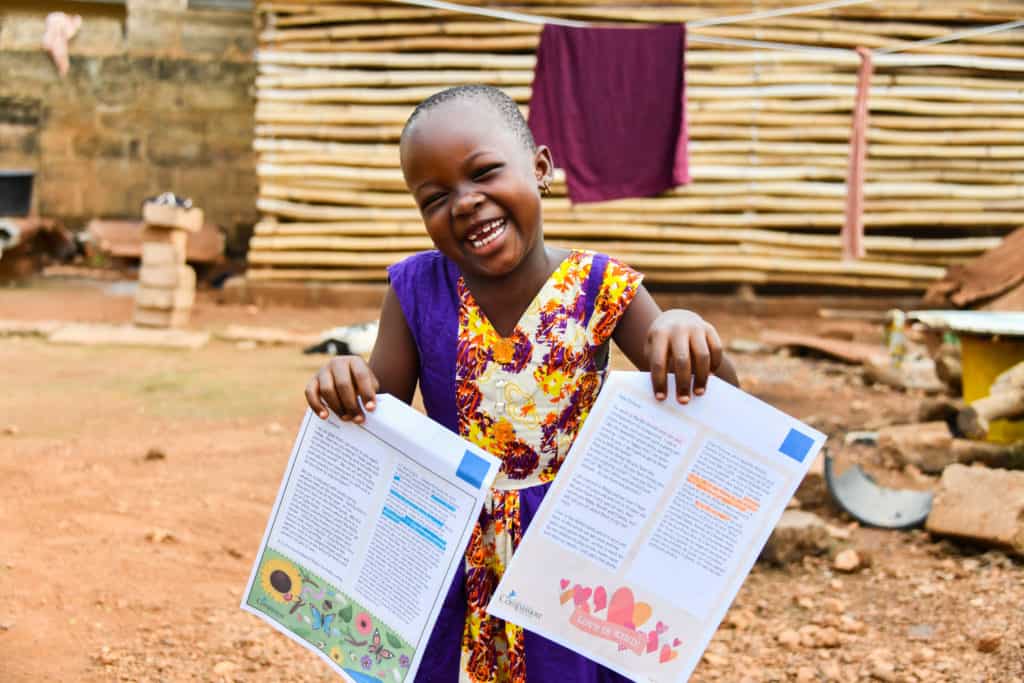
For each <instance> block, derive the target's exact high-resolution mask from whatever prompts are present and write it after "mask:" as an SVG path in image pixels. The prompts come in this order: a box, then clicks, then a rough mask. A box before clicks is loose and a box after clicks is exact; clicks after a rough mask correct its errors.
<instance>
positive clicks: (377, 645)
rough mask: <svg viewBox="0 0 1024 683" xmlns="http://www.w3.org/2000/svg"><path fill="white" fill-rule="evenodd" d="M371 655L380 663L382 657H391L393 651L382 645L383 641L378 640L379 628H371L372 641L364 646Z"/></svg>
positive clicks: (392, 656)
mask: <svg viewBox="0 0 1024 683" xmlns="http://www.w3.org/2000/svg"><path fill="white" fill-rule="evenodd" d="M366 649H367V650H369V652H370V654H371V655H376V657H377V663H378V664H380V660H382V659H392V658H394V656H395V653H394V652H392V651H391V650H389V649H387V648H386V647H384V643H382V642H381V640H380V629H376V628H375V629H373V642H372V643H370V644H369V645H367V646H366Z"/></svg>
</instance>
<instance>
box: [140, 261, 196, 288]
mask: <svg viewBox="0 0 1024 683" xmlns="http://www.w3.org/2000/svg"><path fill="white" fill-rule="evenodd" d="M139 285H141V286H143V287H158V288H162V289H176V288H178V287H189V288H191V289H195V286H196V271H194V270H192V268H190V267H189V266H172V265H166V266H153V265H149V264H146V263H143V264H142V268H140V269H139Z"/></svg>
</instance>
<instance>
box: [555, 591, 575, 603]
mask: <svg viewBox="0 0 1024 683" xmlns="http://www.w3.org/2000/svg"><path fill="white" fill-rule="evenodd" d="M570 600H572V589H571V588H570V589H569V590H567V591H564V592H563V593H562V595H561V596H560V597H559V598H558V601H559V602H560V603H562V604H563V605H564V604H565V603H567V602H569V601H570Z"/></svg>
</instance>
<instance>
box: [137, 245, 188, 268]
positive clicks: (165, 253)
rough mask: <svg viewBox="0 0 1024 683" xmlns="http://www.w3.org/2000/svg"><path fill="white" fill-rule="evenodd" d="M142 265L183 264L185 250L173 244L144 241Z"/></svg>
mask: <svg viewBox="0 0 1024 683" xmlns="http://www.w3.org/2000/svg"><path fill="white" fill-rule="evenodd" d="M142 265H143V267H145V266H183V265H185V250H184V249H179V248H178V247H177V246H175V245H173V244H159V243H157V242H143V243H142Z"/></svg>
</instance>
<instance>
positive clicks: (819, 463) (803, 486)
mask: <svg viewBox="0 0 1024 683" xmlns="http://www.w3.org/2000/svg"><path fill="white" fill-rule="evenodd" d="M795 497H796V499H797V500H799V501H800V503H801V504H803V505H810V506H821V505H827V504H828V503H829V501H830V500H831V497H830V496H829V495H828V486H827V485H826V484H825V454H824V453H818V455H817V457H815V458H814V462H812V463H811V467H810V468H809V469H808V470H807V474H806V475H804V478H803V479H802V480H801V481H800V486H798V487H797V489H796V495H795Z"/></svg>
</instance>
